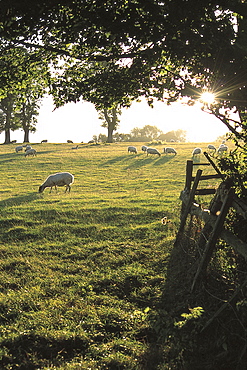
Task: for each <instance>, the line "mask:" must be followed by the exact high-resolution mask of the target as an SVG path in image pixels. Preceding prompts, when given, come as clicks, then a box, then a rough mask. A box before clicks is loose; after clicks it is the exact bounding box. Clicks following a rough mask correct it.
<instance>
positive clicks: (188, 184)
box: [184, 160, 193, 191]
mask: <svg viewBox="0 0 247 370" xmlns="http://www.w3.org/2000/svg"><path fill="white" fill-rule="evenodd" d="M192 172H193V161H191V160H189V161H187V164H186V179H185V188H184V190H188V191H190V188H191V182H192Z"/></svg>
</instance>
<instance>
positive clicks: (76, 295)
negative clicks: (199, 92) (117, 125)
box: [0, 143, 215, 370]
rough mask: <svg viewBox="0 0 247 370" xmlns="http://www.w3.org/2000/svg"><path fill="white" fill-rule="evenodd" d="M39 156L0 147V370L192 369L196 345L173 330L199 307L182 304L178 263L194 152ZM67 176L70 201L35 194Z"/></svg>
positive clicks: (118, 150) (113, 150) (111, 148)
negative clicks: (189, 354)
mask: <svg viewBox="0 0 247 370" xmlns="http://www.w3.org/2000/svg"><path fill="white" fill-rule="evenodd" d="M32 146H33V147H34V148H35V149H36V150H37V157H27V158H25V157H24V154H23V153H15V151H14V147H15V146H14V145H1V146H0V163H1V175H2V177H1V188H0V225H1V233H0V259H1V262H0V277H1V279H0V342H1V348H0V368H1V369H21V370H22V369H47V370H48V369H66V370H67V369H69V370H72V369H73V370H75V369H87V370H89V369H92V370H96V369H112V370H117V369H146V370H152V369H180V368H181V369H183V368H186V369H187V367H183V366H184V363H185V362H186V356H184V355H183V353H184V351H185V348H186V347H187V346H189V350H190V348H191V346H192V345H194V340H196V335H195V337H194V338H193V336H192V337H191V339H190V342H188V343H186V344H185V343H183V342H182V340H179V334H177V330H178V329H177V327H176V322H177V321H179V319H181V317H180V315H181V313H182V312H187V311H188V305H189V304H195V306H196V305H198V302H195V301H194V302H193V300H192V301H191V302H190V303H189V302H188V301H186V300H185V301H183V296H182V294H181V291H182V289H183V287H182V286H180V285H179V284H178V281H179V279H178V277H179V275H180V273H181V272H180V271H179V264H180V262H181V261H179V258H178V261H177V262H176V256H175V260H174V258H172V253H174V251H173V242H174V238H175V236H176V231H177V228H178V226H179V213H180V206H181V202H180V200H179V195H180V192H181V190H183V187H184V183H185V166H186V160H187V159H191V152H192V149H193V148H194V147H195V144H193V143H175V144H174V145H173V146H174V147H175V148H176V149H177V151H178V155H177V156H175V157H174V156H173V155H167V156H166V155H164V154H162V156H161V157H155V156H148V157H147V156H146V155H145V154H144V153H142V152H141V150H140V148H141V144H140V143H137V144H136V146H137V148H138V154H137V155H135V154H128V153H127V146H128V144H127V143H121V144H105V145H103V144H102V145H87V144H81V145H80V147H79V149H78V150H72V149H71V147H72V146H73V145H71V144H49V143H48V144H32ZM196 146H201V147H202V148H203V149H206V146H207V145H206V144H205V143H203V144H198V143H197V144H196ZM163 147H164V145H163V146H160V147H158V148H159V149H160V150H161V151H163ZM201 161H203V159H202V158H201ZM204 162H205V160H204ZM202 169H203V173H207V172H210V170H209V169H205V167H204V168H202ZM60 171H69V172H71V173H72V174H73V175H74V176H75V182H74V184H73V185H72V189H71V192H70V193H64V189H63V188H59V190H58V192H55V191H54V190H53V191H52V193H49V189H46V190H45V191H44V193H42V194H39V193H38V188H39V186H40V185H41V184H42V183H43V181H44V180H45V179H46V177H47V176H48V175H49V174H51V173H55V172H60ZM211 172H212V169H211ZM211 185H215V184H208V186H211ZM163 217H167V220H168V222H167V223H166V224H163V223H162V222H161V219H162V218H163ZM183 258H184V257H182V259H183ZM174 269H175V270H174ZM185 280H186V274H185ZM180 295H181V297H180ZM186 299H187V298H186ZM199 303H201V305H202V306H203V302H199ZM192 308H193V307H192ZM200 314H201V313H200ZM191 315H192V316H193V318H194V319H196V317H197V316H196V315H197V313H196V312H195V311H192V314H191ZM172 338H175V339H172ZM187 339H188V337H187ZM189 350H188V351H189ZM199 368H200V367H198V369H199ZM194 369H195V367H194Z"/></svg>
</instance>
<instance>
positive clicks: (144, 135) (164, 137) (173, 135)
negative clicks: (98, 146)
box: [93, 125, 187, 143]
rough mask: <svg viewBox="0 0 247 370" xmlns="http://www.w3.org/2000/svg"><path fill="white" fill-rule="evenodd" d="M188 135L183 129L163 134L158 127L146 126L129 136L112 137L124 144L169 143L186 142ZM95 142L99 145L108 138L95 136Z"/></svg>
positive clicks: (118, 135) (114, 135) (116, 135)
mask: <svg viewBox="0 0 247 370" xmlns="http://www.w3.org/2000/svg"><path fill="white" fill-rule="evenodd" d="M186 134H187V133H186V131H185V130H181V129H179V130H175V131H168V132H166V133H163V132H162V130H160V129H158V128H157V127H156V126H151V125H145V126H144V127H142V128H139V127H135V128H133V129H132V130H131V131H130V133H129V134H123V133H119V132H116V133H114V134H113V135H112V139H113V141H114V142H124V141H127V142H130V141H135V142H136V141H137V142H138V141H139V142H149V141H154V140H160V141H167V142H171V141H179V142H185V141H186ZM93 140H94V141H95V142H97V143H99V142H107V141H108V136H107V135H104V134H99V135H98V136H97V135H94V136H93Z"/></svg>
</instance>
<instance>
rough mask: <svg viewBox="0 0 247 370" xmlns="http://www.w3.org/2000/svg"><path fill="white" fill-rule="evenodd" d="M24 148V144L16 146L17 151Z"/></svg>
mask: <svg viewBox="0 0 247 370" xmlns="http://www.w3.org/2000/svg"><path fill="white" fill-rule="evenodd" d="M22 150H23V146H22V145H18V146H16V147H15V151H16V153H18V152H21V151H22Z"/></svg>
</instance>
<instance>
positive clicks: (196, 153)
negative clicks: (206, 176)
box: [192, 148, 202, 157]
mask: <svg viewBox="0 0 247 370" xmlns="http://www.w3.org/2000/svg"><path fill="white" fill-rule="evenodd" d="M201 153H202V150H201V148H195V149H194V150H193V152H192V157H195V156H199V155H200V154H201Z"/></svg>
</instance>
